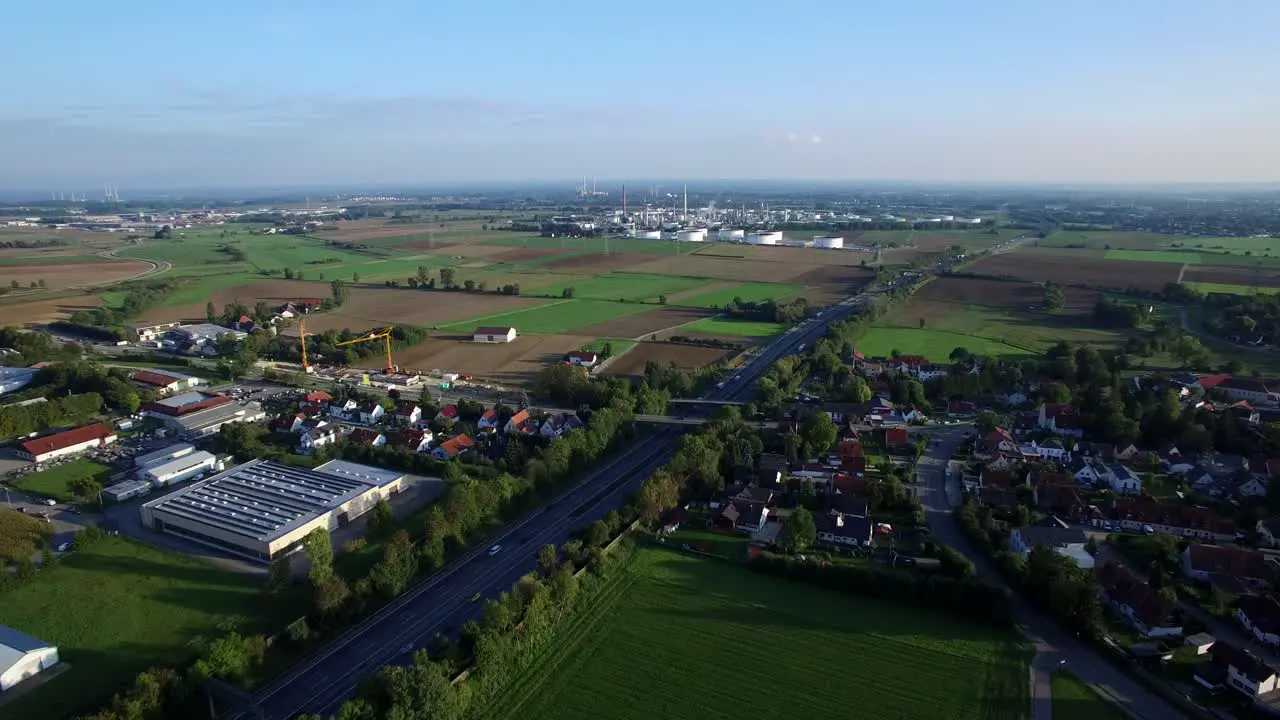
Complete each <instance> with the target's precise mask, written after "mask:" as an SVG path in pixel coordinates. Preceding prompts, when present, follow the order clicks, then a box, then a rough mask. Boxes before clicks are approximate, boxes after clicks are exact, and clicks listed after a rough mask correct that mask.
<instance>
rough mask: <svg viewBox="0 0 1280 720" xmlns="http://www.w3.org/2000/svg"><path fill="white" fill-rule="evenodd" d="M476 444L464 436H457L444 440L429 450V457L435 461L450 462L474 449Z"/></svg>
mask: <svg viewBox="0 0 1280 720" xmlns="http://www.w3.org/2000/svg"><path fill="white" fill-rule="evenodd" d="M475 446H476V443H475V441H474V440H472V439H471V438H469V437H467V436H466V435H457V436H454V437H451V438H449V439H448V440H445V441H444V442H442V443H440V444H439V445H437V446H436V447H435V448H434V449H432V450H431V456H432V457H434V458H435V459H437V460H452V459H454V458H456V457H458V456H459V455H461V454H463V453H465V452H467V451H469V450H470V449H471V448H473V447H475Z"/></svg>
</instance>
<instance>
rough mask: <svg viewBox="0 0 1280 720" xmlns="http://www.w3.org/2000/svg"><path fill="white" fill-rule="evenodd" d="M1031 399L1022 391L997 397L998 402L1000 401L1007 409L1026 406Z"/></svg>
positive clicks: (1014, 391)
mask: <svg viewBox="0 0 1280 720" xmlns="http://www.w3.org/2000/svg"><path fill="white" fill-rule="evenodd" d="M1029 399H1030V398H1028V397H1027V394H1026V393H1024V392H1022V391H1021V390H1013V391H1011V392H1007V393H1001V394H999V395H996V400H998V401H1000V404H1001V405H1004V406H1005V407H1018V406H1019V405H1025V404H1026V403H1027V400H1029Z"/></svg>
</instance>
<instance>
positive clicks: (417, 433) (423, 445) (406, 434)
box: [391, 427, 435, 453]
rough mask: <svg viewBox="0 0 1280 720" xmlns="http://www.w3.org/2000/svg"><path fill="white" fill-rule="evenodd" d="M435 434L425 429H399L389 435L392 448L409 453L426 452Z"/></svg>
mask: <svg viewBox="0 0 1280 720" xmlns="http://www.w3.org/2000/svg"><path fill="white" fill-rule="evenodd" d="M433 439H435V433H433V432H431V431H430V430H427V429H425V428H411V427H409V428H401V429H400V430H397V431H396V432H394V433H392V435H391V445H392V447H395V448H399V449H402V450H408V451H410V452H416V453H420V452H426V451H427V450H429V449H430V448H431V441H432V440H433Z"/></svg>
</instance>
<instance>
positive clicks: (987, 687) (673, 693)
mask: <svg viewBox="0 0 1280 720" xmlns="http://www.w3.org/2000/svg"><path fill="white" fill-rule="evenodd" d="M620 572H625V573H627V574H629V575H633V576H634V578H633V579H629V581H628V579H623V580H620V581H616V582H618V586H617V587H615V588H607V589H606V590H605V591H604V592H602V595H601V596H600V597H599V598H597V605H595V606H593V607H591V608H585V609H583V610H582V611H581V612H582V615H581V616H580V617H579V618H577V619H576V622H575V623H574V625H573V626H572V627H571V629H570V632H568V633H566V634H565V635H564V636H563V637H562V639H561V641H560V643H559V644H558V645H556V646H555V647H554V652H547V653H544V654H543V655H542V656H541V657H537V658H535V659H534V667H532V668H531V669H530V670H528V671H526V672H525V673H523V674H521V675H520V676H518V677H517V679H516V680H515V682H514V683H513V686H512V687H513V690H514V692H511V693H510V694H509V695H507V697H506V698H505V699H504V702H503V703H502V704H501V705H502V706H501V707H499V708H497V709H498V710H499V711H500V712H498V713H495V714H494V716H495V717H507V718H511V717H521V718H532V719H541V718H548V719H550V718H556V719H559V718H564V719H565V720H578V719H579V718H581V719H583V720H586V719H587V718H591V719H592V720H596V719H599V720H610V719H612V718H619V719H621V718H634V717H661V718H664V719H667V720H684V719H685V718H688V719H690V720H693V719H694V718H696V719H698V720H729V719H730V718H733V719H735V720H736V719H737V718H741V717H743V708H745V707H750V708H751V712H750V716H751V717H752V718H765V719H777V720H784V719H785V720H793V719H794V718H809V717H813V718H817V717H822V718H866V717H877V718H904V719H905V718H920V717H946V718H954V719H955V720H966V719H967V718H980V717H981V718H1015V717H1022V716H1025V714H1026V712H1027V709H1028V700H1027V697H1026V695H1027V670H1026V667H1027V666H1026V663H1027V660H1028V656H1029V653H1028V652H1027V651H1026V649H1025V647H1024V646H1022V645H1021V644H1019V643H1017V642H1016V640H1015V638H1013V637H1012V634H1009V635H1003V634H1001V633H999V632H995V631H985V630H978V629H975V628H973V627H972V626H969V625H967V624H959V623H956V622H954V621H952V620H950V619H949V618H944V617H939V616H935V615H932V614H928V613H921V612H919V611H915V610H911V609H907V608H897V607H894V606H892V605H888V604H881V603H876V602H873V601H868V600H861V599H857V598H850V597H847V596H842V595H837V594H835V593H830V592H826V591H823V590H818V589H815V588H811V587H807V586H803V585H800V584H792V583H788V582H786V581H784V580H781V579H777V578H772V577H764V576H759V575H755V574H754V573H751V572H750V571H748V570H746V569H745V568H742V567H741V566H738V565H733V564H729V563H720V562H713V561H709V560H706V559H702V558H695V557H691V556H684V555H679V554H677V553H675V552H672V551H667V550H665V549H658V548H650V547H645V548H641V549H640V550H638V551H637V555H636V557H635V558H634V559H633V560H632V564H631V566H630V567H628V568H627V569H626V570H623V571H620ZM742 638H752V643H751V644H752V646H753V647H755V648H757V652H756V654H757V655H759V657H754V658H753V659H752V660H748V661H744V658H743V654H742V647H741V639H742ZM779 668H785V671H782V672H780V671H779ZM797 678H804V682H797ZM657 688H661V691H657V692H655V689H657ZM816 688H821V691H815V689H816Z"/></svg>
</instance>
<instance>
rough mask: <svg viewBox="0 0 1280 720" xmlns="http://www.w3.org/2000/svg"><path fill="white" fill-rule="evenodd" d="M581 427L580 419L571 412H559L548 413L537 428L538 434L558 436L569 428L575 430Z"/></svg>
mask: <svg viewBox="0 0 1280 720" xmlns="http://www.w3.org/2000/svg"><path fill="white" fill-rule="evenodd" d="M580 427H582V421H581V420H579V419H578V416H577V415H574V414H573V413H568V412H567V413H560V414H559V415H548V416H547V419H546V420H544V421H543V422H542V427H541V428H540V429H539V430H538V434H539V435H541V436H542V437H545V438H558V437H560V436H561V435H563V434H565V433H567V432H569V431H570V430H577V429H578V428H580Z"/></svg>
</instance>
